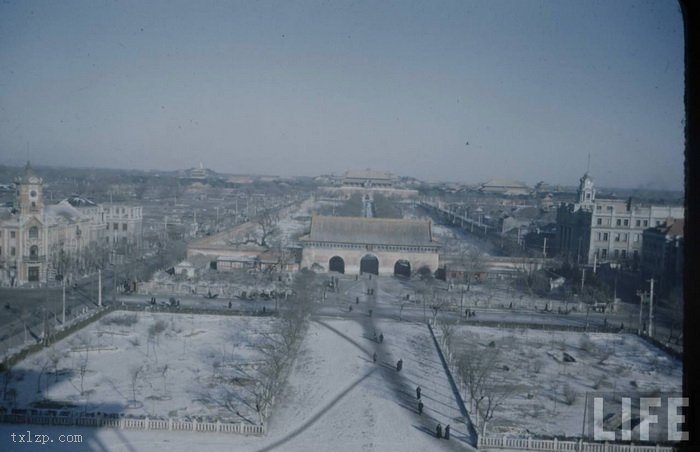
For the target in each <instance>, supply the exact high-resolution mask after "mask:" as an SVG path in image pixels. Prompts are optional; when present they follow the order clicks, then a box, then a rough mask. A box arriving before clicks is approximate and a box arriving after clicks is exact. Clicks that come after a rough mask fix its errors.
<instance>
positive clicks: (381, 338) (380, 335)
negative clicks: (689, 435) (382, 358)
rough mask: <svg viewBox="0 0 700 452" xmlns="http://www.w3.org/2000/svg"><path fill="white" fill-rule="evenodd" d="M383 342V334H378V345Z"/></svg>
mask: <svg viewBox="0 0 700 452" xmlns="http://www.w3.org/2000/svg"><path fill="white" fill-rule="evenodd" d="M382 342H384V333H379V343H380V344H381V343H382Z"/></svg>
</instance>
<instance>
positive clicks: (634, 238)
mask: <svg viewBox="0 0 700 452" xmlns="http://www.w3.org/2000/svg"><path fill="white" fill-rule="evenodd" d="M632 240H633V241H635V242H639V234H634V236H633V237H632Z"/></svg>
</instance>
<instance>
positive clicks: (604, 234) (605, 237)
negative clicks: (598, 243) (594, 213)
mask: <svg viewBox="0 0 700 452" xmlns="http://www.w3.org/2000/svg"><path fill="white" fill-rule="evenodd" d="M603 240H604V241H606V242H607V241H608V233H607V232H603Z"/></svg>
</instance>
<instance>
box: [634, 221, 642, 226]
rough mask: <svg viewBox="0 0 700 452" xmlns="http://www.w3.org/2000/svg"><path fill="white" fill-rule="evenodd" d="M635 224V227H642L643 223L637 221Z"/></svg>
mask: <svg viewBox="0 0 700 452" xmlns="http://www.w3.org/2000/svg"><path fill="white" fill-rule="evenodd" d="M634 224H635V226H637V227H640V226H641V225H642V222H641V221H639V220H637V221H635V223H634Z"/></svg>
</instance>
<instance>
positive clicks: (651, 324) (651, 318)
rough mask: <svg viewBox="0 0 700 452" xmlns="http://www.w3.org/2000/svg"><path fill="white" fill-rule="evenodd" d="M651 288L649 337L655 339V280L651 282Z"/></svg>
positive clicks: (652, 279)
mask: <svg viewBox="0 0 700 452" xmlns="http://www.w3.org/2000/svg"><path fill="white" fill-rule="evenodd" d="M649 282H650V283H651V287H650V288H649V328H647V330H648V332H649V337H652V338H653V337H654V278H651V280H650V281H649Z"/></svg>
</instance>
